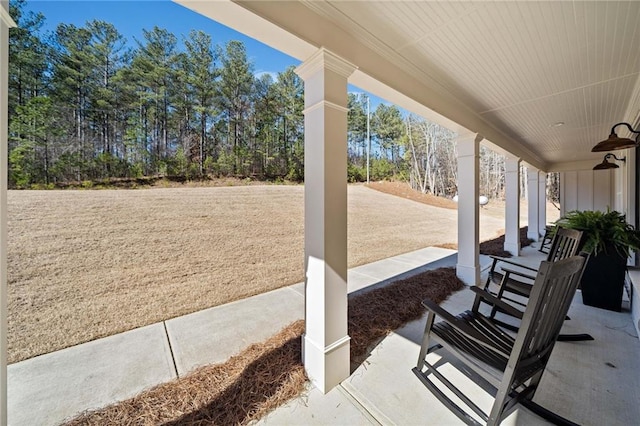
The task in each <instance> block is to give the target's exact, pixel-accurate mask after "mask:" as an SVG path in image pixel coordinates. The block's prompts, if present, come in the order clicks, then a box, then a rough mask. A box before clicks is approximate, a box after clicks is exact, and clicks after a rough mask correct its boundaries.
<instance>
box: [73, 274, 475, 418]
mask: <svg viewBox="0 0 640 426" xmlns="http://www.w3.org/2000/svg"><path fill="white" fill-rule="evenodd" d="M463 286H464V284H463V283H462V282H461V281H460V280H459V279H458V278H457V277H456V273H455V269H453V268H440V269H436V270H433V271H426V272H423V273H421V274H417V275H414V276H413V277H409V278H406V279H402V280H398V281H395V282H393V283H391V284H389V285H387V286H385V287H381V288H377V289H374V290H371V291H368V292H365V293H361V294H357V295H353V296H351V297H350V300H349V311H348V315H349V335H350V336H351V359H352V360H355V361H358V362H361V361H363V360H364V359H365V358H366V357H367V355H368V353H369V351H370V350H371V348H372V347H373V346H374V345H376V344H377V343H378V342H379V341H380V340H381V339H382V338H384V337H385V336H386V335H387V334H389V333H390V332H391V331H393V330H396V329H397V328H399V327H401V326H402V325H404V324H406V323H407V322H409V321H412V320H416V319H418V318H420V317H421V316H422V315H423V313H424V309H423V307H422V304H421V302H422V300H423V299H425V298H429V299H431V300H433V301H435V302H436V303H441V302H442V301H444V300H445V299H446V298H447V297H448V296H449V295H450V294H451V293H453V292H455V291H457V290H460V289H461V288H463ZM303 332H304V321H302V320H300V321H296V322H294V323H292V324H290V325H288V326H287V327H285V328H284V329H282V330H281V331H280V332H279V333H277V334H276V335H274V336H272V337H271V338H269V339H268V340H266V341H265V342H262V343H257V344H253V345H251V346H249V347H248V348H246V349H245V350H243V351H242V352H241V353H240V354H238V355H236V356H233V357H231V358H230V359H229V360H228V361H226V362H224V363H222V364H216V365H211V366H206V367H202V368H200V369H198V370H195V371H193V372H192V373H190V374H189V375H187V376H185V377H182V378H179V379H176V380H173V381H171V382H168V383H165V384H161V385H159V386H156V387H154V388H152V389H149V390H147V391H144V392H142V393H140V394H139V395H137V396H135V397H133V398H131V399H128V400H126V401H123V402H119V403H115V404H113V405H110V406H107V407H105V408H102V409H99V410H95V411H90V412H86V413H83V414H81V415H80V416H78V417H76V418H74V419H72V420H71V421H69V422H68V423H66V424H67V425H74V426H76V425H115V424H117V425H157V424H163V425H175V426H177V425H245V424H248V423H250V422H253V421H256V420H258V419H260V418H261V417H263V416H264V415H265V414H266V413H268V412H269V411H271V410H273V409H274V408H276V407H278V406H280V405H282V404H284V403H285V402H287V401H289V400H291V399H293V398H295V397H296V396H298V395H300V394H301V393H302V392H303V390H304V389H305V386H306V382H307V377H306V374H305V371H304V367H303V365H302V360H301V352H302V346H301V336H302V334H303Z"/></svg>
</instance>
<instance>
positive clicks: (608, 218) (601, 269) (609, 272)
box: [556, 210, 640, 312]
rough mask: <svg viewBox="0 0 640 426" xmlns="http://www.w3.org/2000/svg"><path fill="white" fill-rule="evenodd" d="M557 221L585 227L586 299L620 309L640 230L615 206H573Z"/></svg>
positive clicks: (639, 243) (586, 300)
mask: <svg viewBox="0 0 640 426" xmlns="http://www.w3.org/2000/svg"><path fill="white" fill-rule="evenodd" d="M556 223H557V224H558V225H559V226H562V227H565V228H571V229H577V230H580V231H583V240H582V244H583V245H582V250H584V251H586V252H589V253H591V256H590V257H589V261H588V263H587V265H586V267H585V270H584V273H583V275H582V281H581V283H580V287H581V289H582V301H583V303H584V304H585V305H589V306H595V307H598V308H602V309H608V310H611V311H618V312H619V311H620V309H621V307H622V293H623V291H624V278H625V272H626V267H627V258H628V257H629V254H630V251H631V250H638V249H640V231H638V230H636V229H634V227H633V226H631V225H630V224H629V223H627V221H626V218H625V216H624V215H623V214H622V213H620V212H618V211H615V210H609V211H607V212H606V213H604V212H601V211H590V210H586V211H578V210H574V211H570V212H568V213H567V214H566V215H565V216H564V217H562V218H560V219H559V220H558V221H557V222H556Z"/></svg>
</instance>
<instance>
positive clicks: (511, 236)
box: [504, 156, 520, 256]
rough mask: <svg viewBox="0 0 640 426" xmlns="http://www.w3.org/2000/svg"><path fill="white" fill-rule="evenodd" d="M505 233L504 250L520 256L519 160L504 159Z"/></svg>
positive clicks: (514, 158)
mask: <svg viewBox="0 0 640 426" xmlns="http://www.w3.org/2000/svg"><path fill="white" fill-rule="evenodd" d="M504 183H505V212H504V221H505V225H504V227H505V233H504V249H505V250H506V251H508V252H509V253H511V254H512V255H514V256H518V255H519V254H520V159H519V158H517V157H510V156H507V157H506V159H505V182H504Z"/></svg>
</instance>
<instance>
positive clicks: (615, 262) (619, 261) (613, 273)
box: [580, 250, 627, 312]
mask: <svg viewBox="0 0 640 426" xmlns="http://www.w3.org/2000/svg"><path fill="white" fill-rule="evenodd" d="M626 268H627V258H626V257H623V256H620V255H619V254H618V253H616V252H615V250H609V254H605V253H604V252H600V253H598V255H597V256H594V255H591V257H590V258H589V262H588V263H587V266H586V268H585V270H584V274H583V275H582V281H581V282H580V286H581V288H582V303H584V304H585V305H588V306H595V307H596V308H602V309H608V310H610V311H616V312H620V309H621V308H622V292H623V291H624V276H625V271H626Z"/></svg>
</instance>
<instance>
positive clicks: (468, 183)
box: [456, 134, 482, 285]
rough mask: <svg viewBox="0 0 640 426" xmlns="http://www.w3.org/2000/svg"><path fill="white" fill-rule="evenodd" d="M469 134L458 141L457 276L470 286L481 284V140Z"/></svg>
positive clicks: (460, 137) (477, 136) (480, 137)
mask: <svg viewBox="0 0 640 426" xmlns="http://www.w3.org/2000/svg"><path fill="white" fill-rule="evenodd" d="M481 140H482V136H480V135H475V134H467V135H462V136H459V137H458V139H457V140H456V143H457V148H458V264H457V265H456V274H457V275H458V277H459V278H460V279H461V280H462V281H464V282H465V283H466V284H468V285H475V284H478V283H479V282H480V258H479V256H480V248H479V245H480V220H479V218H480V209H479V204H478V198H479V197H480V189H479V181H480V141H481Z"/></svg>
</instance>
